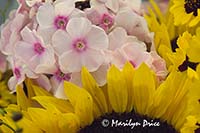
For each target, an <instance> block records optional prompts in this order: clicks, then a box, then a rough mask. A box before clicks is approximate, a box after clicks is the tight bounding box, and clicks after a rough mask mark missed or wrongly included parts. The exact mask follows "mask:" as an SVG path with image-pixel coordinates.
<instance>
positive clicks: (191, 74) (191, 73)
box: [187, 67, 199, 79]
mask: <svg viewBox="0 0 200 133" xmlns="http://www.w3.org/2000/svg"><path fill="white" fill-rule="evenodd" d="M187 75H188V77H189V78H190V79H193V78H194V79H199V75H198V74H197V72H196V71H194V70H193V69H191V68H190V67H188V69H187Z"/></svg>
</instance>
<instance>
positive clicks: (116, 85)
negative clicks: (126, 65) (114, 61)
mask: <svg viewBox="0 0 200 133" xmlns="http://www.w3.org/2000/svg"><path fill="white" fill-rule="evenodd" d="M107 81H108V97H109V101H110V104H111V106H112V108H113V110H114V111H115V112H118V113H122V112H125V111H126V107H127V103H128V89H127V84H126V81H125V78H124V75H123V73H122V72H120V70H118V69H117V68H116V67H115V66H114V65H112V66H111V68H110V69H109V71H108V74H107Z"/></svg>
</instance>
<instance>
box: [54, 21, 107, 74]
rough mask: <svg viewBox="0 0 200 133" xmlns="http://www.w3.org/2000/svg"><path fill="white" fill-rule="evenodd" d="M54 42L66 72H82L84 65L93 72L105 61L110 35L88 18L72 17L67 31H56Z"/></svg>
mask: <svg viewBox="0 0 200 133" xmlns="http://www.w3.org/2000/svg"><path fill="white" fill-rule="evenodd" d="M52 43H53V46H54V49H55V52H56V54H57V55H58V57H59V65H60V69H61V70H62V71H63V72H64V73H73V72H80V71H81V68H82V67H83V66H85V67H87V69H88V70H89V71H90V72H93V71H96V70H97V69H98V68H99V67H100V66H101V65H102V64H103V63H104V61H105V58H104V54H103V50H105V49H107V48H108V37H107V35H106V33H105V31H104V30H103V29H101V28H100V27H98V26H95V25H92V24H91V22H90V21H89V20H88V19H86V18H83V17H82V18H72V19H70V20H69V22H68V25H67V27H66V31H63V30H58V31H56V33H55V34H54V35H53V38H52Z"/></svg>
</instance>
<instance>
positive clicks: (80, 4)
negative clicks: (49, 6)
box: [75, 0, 90, 10]
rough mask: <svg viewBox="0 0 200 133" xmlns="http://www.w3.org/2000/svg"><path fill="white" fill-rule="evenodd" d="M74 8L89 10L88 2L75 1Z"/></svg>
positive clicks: (88, 0) (87, 0) (86, 0)
mask: <svg viewBox="0 0 200 133" xmlns="http://www.w3.org/2000/svg"><path fill="white" fill-rule="evenodd" d="M75 7H76V8H78V9H80V10H84V9H85V8H90V0H85V1H77V2H76V3H75Z"/></svg>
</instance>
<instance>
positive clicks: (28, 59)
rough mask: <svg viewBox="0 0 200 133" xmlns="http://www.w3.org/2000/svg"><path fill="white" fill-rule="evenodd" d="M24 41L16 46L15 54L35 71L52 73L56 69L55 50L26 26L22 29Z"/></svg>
mask: <svg viewBox="0 0 200 133" xmlns="http://www.w3.org/2000/svg"><path fill="white" fill-rule="evenodd" d="M21 36H22V39H23V40H22V41H19V42H18V43H17V44H16V46H15V55H16V56H17V57H18V58H20V59H21V60H22V61H23V62H24V63H25V64H26V65H27V66H28V67H29V68H30V69H31V70H32V71H33V72H35V73H47V74H48V73H51V72H52V71H53V70H54V69H55V66H54V65H55V57H54V50H53V48H52V47H51V45H45V44H44V42H43V40H42V38H41V37H40V36H39V35H37V34H36V32H35V31H31V30H30V29H29V28H28V27H25V28H24V29H23V30H22V31H21Z"/></svg>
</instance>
